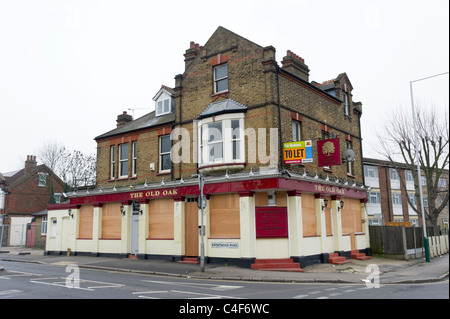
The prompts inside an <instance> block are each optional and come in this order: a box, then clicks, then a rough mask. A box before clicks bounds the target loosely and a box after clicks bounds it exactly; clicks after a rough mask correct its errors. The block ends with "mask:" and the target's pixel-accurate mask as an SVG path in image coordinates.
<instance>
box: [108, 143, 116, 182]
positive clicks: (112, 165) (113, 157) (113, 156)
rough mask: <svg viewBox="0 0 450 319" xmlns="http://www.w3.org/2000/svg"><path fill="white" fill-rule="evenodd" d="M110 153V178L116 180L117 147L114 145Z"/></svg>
mask: <svg viewBox="0 0 450 319" xmlns="http://www.w3.org/2000/svg"><path fill="white" fill-rule="evenodd" d="M109 152H110V157H109V158H110V166H109V174H110V176H109V177H110V178H111V179H114V178H115V172H116V170H115V168H116V146H115V145H112V146H111V147H110V148H109Z"/></svg>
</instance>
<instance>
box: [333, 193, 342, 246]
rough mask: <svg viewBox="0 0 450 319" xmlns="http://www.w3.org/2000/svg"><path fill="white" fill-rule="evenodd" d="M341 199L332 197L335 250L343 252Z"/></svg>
mask: <svg viewBox="0 0 450 319" xmlns="http://www.w3.org/2000/svg"><path fill="white" fill-rule="evenodd" d="M340 203H341V197H340V196H332V197H331V210H332V214H333V240H334V250H335V251H341V250H343V248H342V247H343V246H342V211H341V204H340Z"/></svg>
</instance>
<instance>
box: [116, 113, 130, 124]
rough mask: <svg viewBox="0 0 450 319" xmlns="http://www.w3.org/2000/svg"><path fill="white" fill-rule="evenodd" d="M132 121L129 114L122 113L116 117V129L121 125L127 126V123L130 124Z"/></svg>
mask: <svg viewBox="0 0 450 319" xmlns="http://www.w3.org/2000/svg"><path fill="white" fill-rule="evenodd" d="M132 120H133V117H132V116H131V115H129V114H127V111H123V113H122V114H120V115H118V116H117V120H116V122H117V127H120V126H122V125H125V124H127V123H128V122H131V121H132Z"/></svg>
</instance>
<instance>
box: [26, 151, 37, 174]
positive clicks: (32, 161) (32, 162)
mask: <svg viewBox="0 0 450 319" xmlns="http://www.w3.org/2000/svg"><path fill="white" fill-rule="evenodd" d="M36 166H37V162H36V156H34V155H27V160H26V161H25V173H26V174H27V173H29V172H31V171H32V170H33V169H35V168H36Z"/></svg>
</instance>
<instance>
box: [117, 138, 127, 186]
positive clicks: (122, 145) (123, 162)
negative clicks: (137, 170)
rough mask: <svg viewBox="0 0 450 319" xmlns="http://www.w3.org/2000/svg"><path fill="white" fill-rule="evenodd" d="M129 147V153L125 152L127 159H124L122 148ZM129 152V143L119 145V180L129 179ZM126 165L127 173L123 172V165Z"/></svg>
mask: <svg viewBox="0 0 450 319" xmlns="http://www.w3.org/2000/svg"><path fill="white" fill-rule="evenodd" d="M125 146H126V147H127V151H126V152H125V154H126V157H125V158H122V147H125ZM128 152H129V145H128V143H124V144H119V178H123V177H128ZM125 163H126V171H125V172H123V171H122V164H125Z"/></svg>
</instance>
